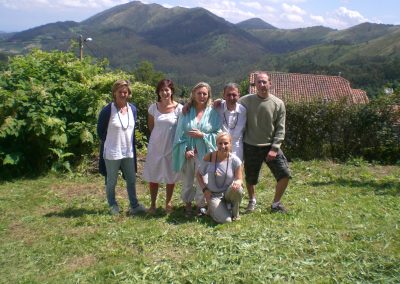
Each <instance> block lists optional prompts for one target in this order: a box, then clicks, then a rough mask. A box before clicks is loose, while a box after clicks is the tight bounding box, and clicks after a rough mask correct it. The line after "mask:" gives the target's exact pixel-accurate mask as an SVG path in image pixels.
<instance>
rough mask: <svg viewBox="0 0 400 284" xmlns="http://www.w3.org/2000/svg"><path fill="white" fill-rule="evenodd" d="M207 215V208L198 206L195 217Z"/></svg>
mask: <svg viewBox="0 0 400 284" xmlns="http://www.w3.org/2000/svg"><path fill="white" fill-rule="evenodd" d="M206 215H207V209H206V208H204V207H200V208H199V209H198V210H197V217H202V216H206Z"/></svg>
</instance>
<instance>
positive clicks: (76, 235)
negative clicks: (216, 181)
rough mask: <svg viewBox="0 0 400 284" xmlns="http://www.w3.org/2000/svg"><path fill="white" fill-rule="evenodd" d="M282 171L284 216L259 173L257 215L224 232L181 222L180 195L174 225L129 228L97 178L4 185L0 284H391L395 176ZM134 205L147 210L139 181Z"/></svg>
mask: <svg viewBox="0 0 400 284" xmlns="http://www.w3.org/2000/svg"><path fill="white" fill-rule="evenodd" d="M291 168H292V171H293V179H292V180H291V183H290V186H289V188H288V190H287V192H286V194H285V196H284V200H283V201H284V203H285V206H286V207H287V208H288V209H289V214H286V215H281V214H271V213H270V212H269V206H270V202H271V200H272V197H273V187H274V181H273V180H272V177H271V175H270V173H269V172H268V171H267V170H266V169H264V172H263V173H264V174H263V178H262V180H261V182H260V184H259V185H258V186H257V189H256V192H257V201H258V207H257V209H256V211H255V212H254V213H252V214H248V215H244V214H243V215H242V219H241V220H240V221H238V222H234V223H231V224H224V225H217V224H215V223H214V222H212V221H211V219H209V218H208V217H205V218H197V217H194V218H185V217H184V214H183V206H182V205H181V203H180V201H179V191H180V190H179V187H178V188H177V190H176V193H175V194H174V205H175V207H174V209H175V210H174V212H173V213H172V214H170V215H165V214H163V213H162V210H161V209H159V212H158V213H157V214H156V215H154V216H149V215H141V216H136V217H133V218H132V217H127V216H125V215H124V214H122V215H121V216H118V217H113V216H111V215H109V214H108V209H107V206H106V202H105V195H104V192H103V190H104V189H103V183H104V182H103V179H102V178H101V177H99V176H88V177H62V178H60V177H55V176H46V177H42V178H38V179H35V180H16V181H13V182H5V183H2V184H0V200H1V202H0V220H1V223H0V238H1V242H0V267H1V274H2V277H0V282H1V283H265V282H278V283H279V282H281V283H283V282H300V283H301V282H303V283H304V282H307V283H308V282H314V283H315V282H317V283H321V282H322V283H326V282H328V283H334V282H341V283H342V282H352V283H353V282H360V283H361V282H362V283H365V282H378V283H398V282H400V228H399V227H400V218H399V217H400V202H399V201H400V178H399V177H400V167H399V166H385V167H384V166H374V165H369V164H366V163H365V162H363V161H357V160H355V161H352V162H349V163H347V164H340V165H339V164H334V163H330V162H316V161H311V162H293V163H291ZM118 187H119V188H118V199H119V201H120V204H121V206H122V207H123V208H124V209H125V210H126V209H127V197H126V193H125V191H124V189H123V183H122V182H120V183H119V185H118ZM138 196H139V199H140V200H141V201H142V202H143V203H144V204H145V205H146V206H148V205H149V204H150V198H149V194H148V192H147V187H146V185H145V184H143V183H141V182H140V181H138ZM246 202H247V200H244V204H243V205H242V207H243V208H244V207H245V205H246V204H245V203H246ZM159 205H160V207H162V206H163V205H164V193H163V191H162V190H161V193H160V198H159ZM243 208H242V211H243Z"/></svg>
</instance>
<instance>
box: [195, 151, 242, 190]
mask: <svg viewBox="0 0 400 284" xmlns="http://www.w3.org/2000/svg"><path fill="white" fill-rule="evenodd" d="M241 164H242V161H241V160H240V159H239V157H237V156H236V155H235V154H230V155H229V158H227V159H225V160H223V161H220V162H210V161H202V163H200V168H199V172H200V174H201V175H202V176H204V175H206V174H208V183H207V188H208V189H209V190H210V191H211V192H214V193H217V192H225V191H227V190H228V187H229V186H230V185H231V184H232V182H233V181H234V180H235V171H236V169H237V168H238V167H240V165H241Z"/></svg>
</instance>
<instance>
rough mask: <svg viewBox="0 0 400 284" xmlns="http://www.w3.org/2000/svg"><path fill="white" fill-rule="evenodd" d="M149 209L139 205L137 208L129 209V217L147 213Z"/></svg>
mask: <svg viewBox="0 0 400 284" xmlns="http://www.w3.org/2000/svg"><path fill="white" fill-rule="evenodd" d="M146 212H147V209H146V207H144V206H143V205H142V204H138V206H136V207H135V208H129V211H128V214H129V215H136V214H140V213H146Z"/></svg>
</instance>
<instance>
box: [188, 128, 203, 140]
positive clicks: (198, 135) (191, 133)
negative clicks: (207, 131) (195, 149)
mask: <svg viewBox="0 0 400 284" xmlns="http://www.w3.org/2000/svg"><path fill="white" fill-rule="evenodd" d="M187 135H189V136H190V137H192V138H203V137H204V133H203V132H201V131H200V130H198V129H192V130H189V131H188V132H187Z"/></svg>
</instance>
